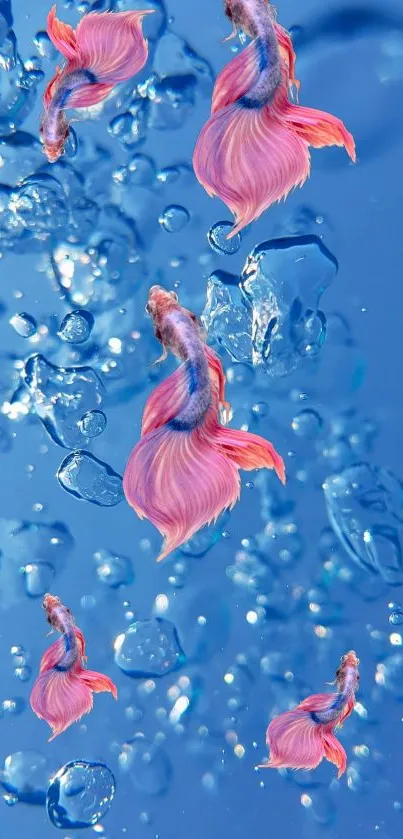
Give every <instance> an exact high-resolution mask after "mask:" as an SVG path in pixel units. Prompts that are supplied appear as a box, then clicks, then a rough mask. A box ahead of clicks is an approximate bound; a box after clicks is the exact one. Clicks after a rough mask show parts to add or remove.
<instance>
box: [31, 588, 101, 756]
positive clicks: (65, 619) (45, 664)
mask: <svg viewBox="0 0 403 839" xmlns="http://www.w3.org/2000/svg"><path fill="white" fill-rule="evenodd" d="M43 608H44V609H45V612H46V617H47V620H48V623H50V625H51V627H52V630H56V631H58V632H60V633H61V637H60V638H58V639H57V641H55V642H54V643H53V644H51V646H50V647H49V649H48V650H46V652H45V653H44V654H43V656H42V659H41V664H40V670H39V676H38V678H37V679H36V681H35V684H34V686H33V688H32V692H31V697H30V702H31V708H32V710H33V711H34V713H35V714H36V715H37V717H39V719H43V720H45V721H46V722H47V723H48V724H49V725H50V727H51V729H52V736H51V737H50V738H49V739H50V740H53V739H54V737H57V735H58V734H61V733H62V732H63V731H65V730H66V728H68V727H69V726H70V725H71V724H72V723H73V722H77V720H79V719H80V718H81V717H82V716H83V715H84V714H88V713H89V711H91V709H92V705H93V699H92V694H93V693H100V692H103V691H108V692H109V693H111V694H112V696H113V697H114V698H115V699H117V690H116V687H115V685H114V684H113V682H112V681H111V679H109V677H108V676H104V675H103V674H102V673H96V672H95V671H92V670H86V669H85V667H84V663H85V661H86V656H85V640H84V636H83V633H82V632H81V630H80V629H78V627H77V626H76V625H75V622H74V618H73V615H72V613H71V611H70V609H68V608H67V606H64V605H63V604H62V603H61V601H60V600H59V598H58V597H55V596H54V595H52V594H45V597H44V599H43Z"/></svg>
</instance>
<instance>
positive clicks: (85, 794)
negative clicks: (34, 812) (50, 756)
mask: <svg viewBox="0 0 403 839" xmlns="http://www.w3.org/2000/svg"><path fill="white" fill-rule="evenodd" d="M114 795H115V778H114V776H113V775H112V772H111V770H110V769H108V767H107V766H105V764H104V763H95V762H94V763H92V762H91V763H90V762H88V761H85V760H75V761H71V763H66V765H65V766H63V767H62V768H61V769H59V771H58V773H57V775H55V776H54V777H53V778H52V780H51V783H50V785H49V788H48V791H47V796H46V808H47V811H48V816H49V819H50V821H51V822H52V824H53V825H54V826H55V827H59V828H61V829H62V830H69V829H71V828H73V829H78V828H83V827H92V826H93V825H95V824H97V823H98V822H99V820H100V819H102V818H103V817H104V816H105V814H106V813H107V812H108V810H109V809H110V806H111V804H112V801H113V798H114Z"/></svg>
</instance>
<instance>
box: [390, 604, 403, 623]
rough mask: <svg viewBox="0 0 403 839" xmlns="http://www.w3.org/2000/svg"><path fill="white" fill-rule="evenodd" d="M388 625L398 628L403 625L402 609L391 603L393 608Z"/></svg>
mask: <svg viewBox="0 0 403 839" xmlns="http://www.w3.org/2000/svg"><path fill="white" fill-rule="evenodd" d="M389 623H391V624H392V626H399V625H400V624H401V623H403V609H402V607H401V606H399V605H398V604H397V603H393V608H392V610H391V612H390V615H389Z"/></svg>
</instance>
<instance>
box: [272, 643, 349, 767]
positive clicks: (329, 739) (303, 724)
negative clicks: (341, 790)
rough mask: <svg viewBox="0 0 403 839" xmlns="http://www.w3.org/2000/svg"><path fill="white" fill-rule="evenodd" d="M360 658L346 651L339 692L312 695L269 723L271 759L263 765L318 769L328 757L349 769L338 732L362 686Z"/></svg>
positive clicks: (338, 674)
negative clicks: (336, 731) (360, 685)
mask: <svg viewBox="0 0 403 839" xmlns="http://www.w3.org/2000/svg"><path fill="white" fill-rule="evenodd" d="M358 665H359V659H358V658H357V656H356V654H355V652H354V650H350V652H348V653H346V655H344V656H343V657H342V659H341V662H340V666H339V668H338V670H337V671H336V680H335V681H336V686H337V691H336V692H334V693H318V694H314V695H313V696H308V697H307V699H304V701H303V702H301V703H300V704H299V705H297V707H296V708H295V709H294V710H293V711H286V712H285V713H284V714H280V715H279V716H278V717H276V718H275V719H274V720H272V721H271V723H270V724H269V726H268V729H267V733H266V743H267V745H268V746H269V749H270V758H269V761H268V762H267V763H265V764H263V765H262V767H261V768H269V769H270V768H271V769H280V768H288V769H316V767H317V766H318V765H319V763H321V761H322V760H323V758H326V759H327V760H328V761H330V762H331V763H334V765H335V766H336V767H337V769H338V777H339V778H340V777H341V775H343V773H344V772H345V771H346V767H347V755H346V752H345V750H344V748H343V746H342V745H341V743H340V742H339V740H338V739H337V737H336V736H335V734H334V731H335V730H337V729H338V728H341V726H342V725H343V723H344V721H345V720H346V719H347V717H349V716H350V714H351V712H352V710H353V708H354V705H355V693H356V691H357V688H358V685H359V673H358Z"/></svg>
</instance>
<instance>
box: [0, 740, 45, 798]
mask: <svg viewBox="0 0 403 839" xmlns="http://www.w3.org/2000/svg"><path fill="white" fill-rule="evenodd" d="M0 783H1V785H2V787H3V789H5V790H6V791H7V792H9V793H13V794H14V795H15V796H16V799H17V801H21V802H23V803H24V804H42V805H43V804H45V800H46V792H45V790H46V787H47V783H48V768H47V760H46V758H45V757H44V755H43V754H41V752H36V751H33V750H28V749H27V750H26V751H24V752H13V754H11V755H8V757H6V759H5V761H4V769H3V771H2V773H1V782H0Z"/></svg>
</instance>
